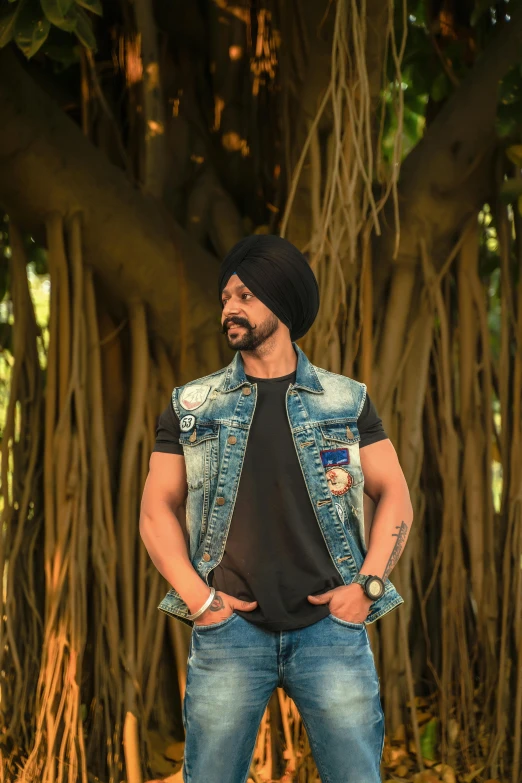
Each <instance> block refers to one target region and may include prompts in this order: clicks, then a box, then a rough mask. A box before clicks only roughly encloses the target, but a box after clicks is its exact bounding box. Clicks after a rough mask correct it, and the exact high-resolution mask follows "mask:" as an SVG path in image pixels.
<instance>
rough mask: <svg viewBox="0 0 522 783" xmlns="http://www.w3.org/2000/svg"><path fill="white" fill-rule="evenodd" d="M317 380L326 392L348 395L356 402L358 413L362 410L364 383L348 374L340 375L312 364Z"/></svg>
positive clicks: (364, 395) (364, 391) (364, 396)
mask: <svg viewBox="0 0 522 783" xmlns="http://www.w3.org/2000/svg"><path fill="white" fill-rule="evenodd" d="M314 370H315V371H316V373H317V377H318V379H319V382H320V384H321V386H322V387H323V389H324V390H325V392H326V393H327V394H335V395H342V396H343V397H345V396H349V397H351V398H352V399H353V400H354V402H355V403H356V407H357V409H358V415H359V413H360V412H361V411H362V409H363V406H364V401H365V399H366V384H365V383H362V382H361V381H356V380H355V378H350V377H349V376H348V375H340V374H339V373H336V372H331V371H330V370H325V369H324V368H323V367H317V366H316V365H314Z"/></svg>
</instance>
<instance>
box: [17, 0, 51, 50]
mask: <svg viewBox="0 0 522 783" xmlns="http://www.w3.org/2000/svg"><path fill="white" fill-rule="evenodd" d="M50 29H51V23H50V22H49V20H48V19H46V17H45V16H44V14H43V12H42V8H41V6H40V3H39V2H38V0H29V2H26V3H24V7H23V10H22V11H21V13H20V14H19V16H18V19H17V22H16V32H15V36H14V40H15V43H16V45H17V46H18V48H19V49H20V51H21V52H23V53H24V54H25V56H26V57H27V59H29V58H30V57H33V56H34V55H35V54H36V52H37V51H38V50H39V49H40V47H41V46H42V45H43V44H44V43H45V41H46V39H47V36H48V35H49V30H50Z"/></svg>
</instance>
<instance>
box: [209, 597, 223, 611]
mask: <svg viewBox="0 0 522 783" xmlns="http://www.w3.org/2000/svg"><path fill="white" fill-rule="evenodd" d="M224 608H225V604H224V602H223V599H222V598H221V596H220V595H216V596H214V600H213V601H212V603H211V604H210V606H209V607H208V610H209V612H220V611H221V610H222V609H224Z"/></svg>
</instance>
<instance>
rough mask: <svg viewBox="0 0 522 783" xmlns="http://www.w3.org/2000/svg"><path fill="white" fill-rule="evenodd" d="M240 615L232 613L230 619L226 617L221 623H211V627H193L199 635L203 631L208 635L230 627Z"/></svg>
mask: <svg viewBox="0 0 522 783" xmlns="http://www.w3.org/2000/svg"><path fill="white" fill-rule="evenodd" d="M237 617H239V615H237V614H236V613H235V612H232V614H231V615H230V617H225V619H224V620H221V621H220V622H219V623H210V625H196V623H194V625H193V626H192V628H193V630H194V631H196V632H197V633H200V632H201V631H202V632H203V633H206V632H208V631H214V630H215V629H216V628H224V627H225V625H229V624H230V623H231V622H232V620H235V619H236V618H237Z"/></svg>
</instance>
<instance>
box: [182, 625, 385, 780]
mask: <svg viewBox="0 0 522 783" xmlns="http://www.w3.org/2000/svg"><path fill="white" fill-rule="evenodd" d="M277 686H279V687H282V688H284V690H285V691H286V693H287V694H288V695H289V696H290V697H291V698H292V699H293V700H294V702H295V704H296V706H297V709H298V710H299V713H300V714H301V717H302V719H303V723H304V725H305V728H306V731H307V734H308V739H309V741H310V747H311V749H312V753H313V756H314V760H315V763H316V764H317V768H318V770H319V774H320V776H321V780H322V781H323V783H379V781H380V780H381V777H380V774H379V765H380V760H381V753H382V746H383V740H384V716H383V713H382V708H381V703H380V699H379V681H378V677H377V672H376V670H375V664H374V660H373V654H372V651H371V648H370V644H369V641H368V634H367V631H366V627H365V626H364V625H362V624H356V623H347V622H344V621H343V620H339V619H337V618H335V617H333V616H332V615H330V616H329V617H326V618H324V619H323V620H321V621H319V622H317V623H314V625H310V626H308V627H307V628H300V629H299V630H296V631H281V632H275V631H266V630H263V629H261V628H259V627H257V626H255V625H253V624H252V623H249V622H248V621H247V620H245V619H243V618H242V617H240V616H239V615H238V614H235V613H234V614H232V615H231V616H230V617H228V618H227V619H226V620H223V621H222V622H220V623H215V624H213V625H209V626H205V627H204V626H197V625H195V626H194V629H193V632H192V638H191V642H190V651H189V659H188V671H187V687H186V693H185V699H184V703H183V725H184V727H185V734H186V739H185V757H184V763H183V780H184V781H185V783H245V781H247V779H248V776H249V769H250V764H251V761H252V756H253V752H254V746H255V742H256V737H257V731H258V728H259V724H260V722H261V718H262V716H263V712H264V710H265V707H266V705H267V703H268V700H269V698H270V696H271V694H272V693H273V691H274V689H275V688H276V687H277Z"/></svg>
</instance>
